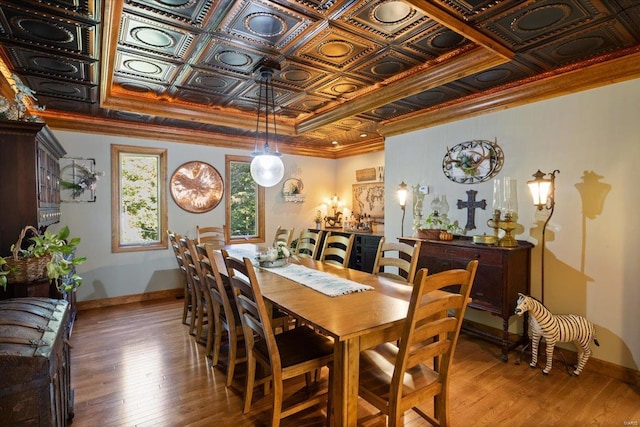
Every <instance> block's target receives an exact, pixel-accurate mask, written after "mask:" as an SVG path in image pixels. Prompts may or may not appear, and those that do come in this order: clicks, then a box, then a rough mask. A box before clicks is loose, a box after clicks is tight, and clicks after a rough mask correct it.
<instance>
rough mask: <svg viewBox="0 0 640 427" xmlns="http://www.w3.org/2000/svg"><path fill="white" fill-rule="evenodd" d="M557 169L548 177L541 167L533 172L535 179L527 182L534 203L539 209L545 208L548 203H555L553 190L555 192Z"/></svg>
mask: <svg viewBox="0 0 640 427" xmlns="http://www.w3.org/2000/svg"><path fill="white" fill-rule="evenodd" d="M556 173H557V171H553V173H551V174H549V176H550V177H549V178H546V174H545V173H543V172H541V171H540V169H538V171H537V172H536V173H534V174H533V177H534V179H532V180H531V181H528V182H527V185H528V186H529V191H530V192H531V197H532V198H533V204H534V205H536V206H537V207H538V209H540V210H541V209H543V208H544V207H546V206H547V204H548V203H551V204H553V202H554V201H553V192H554V188H553V185H554V180H555V175H556Z"/></svg>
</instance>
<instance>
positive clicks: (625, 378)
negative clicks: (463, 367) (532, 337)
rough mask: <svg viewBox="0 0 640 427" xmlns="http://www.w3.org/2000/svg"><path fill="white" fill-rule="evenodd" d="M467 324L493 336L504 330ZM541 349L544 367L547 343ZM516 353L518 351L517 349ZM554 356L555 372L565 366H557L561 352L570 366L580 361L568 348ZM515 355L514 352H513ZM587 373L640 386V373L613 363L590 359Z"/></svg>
mask: <svg viewBox="0 0 640 427" xmlns="http://www.w3.org/2000/svg"><path fill="white" fill-rule="evenodd" d="M465 322H467V323H468V324H470V325H472V326H473V327H474V328H476V329H479V330H482V331H484V332H486V333H490V334H492V335H495V336H501V335H502V330H498V329H497V328H493V327H491V326H488V325H484V324H481V323H478V322H473V321H467V320H465ZM540 347H541V348H540V349H539V354H538V365H540V366H542V364H544V362H545V359H546V358H545V354H544V349H545V343H544V341H543V342H541V343H540ZM515 351H518V349H516V350H515ZM554 351H555V352H554V356H553V360H554V367H553V369H554V370H555V369H556V368H560V369H562V368H563V366H562V365H557V366H556V363H555V362H556V361H558V362H564V359H563V358H562V357H560V355H559V352H560V351H562V355H563V356H564V357H565V358H566V361H567V363H568V364H571V365H572V366H573V365H574V364H575V363H576V361H577V360H578V354H577V352H576V351H573V350H570V349H566V348H560V347H558V346H556V348H555V349H554ZM512 353H513V352H512ZM528 354H529V355H530V354H531V352H530V351H529V352H528ZM529 361H530V356H529V359H528V360H527V362H526V363H527V364H529ZM584 370H585V371H592V372H597V373H599V374H602V375H606V376H608V377H611V378H614V379H616V380H619V381H622V382H625V383H627V384H631V385H634V386H640V371H639V370H636V369H631V368H627V367H624V366H620V365H616V364H615V363H611V362H607V361H606V360H600V359H596V358H595V357H590V358H589V361H588V362H587V364H586V365H585V367H584Z"/></svg>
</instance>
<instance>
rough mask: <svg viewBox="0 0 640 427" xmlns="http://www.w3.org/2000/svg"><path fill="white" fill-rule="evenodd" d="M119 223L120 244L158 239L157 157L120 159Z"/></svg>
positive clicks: (123, 157) (132, 156)
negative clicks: (121, 213) (121, 222)
mask: <svg viewBox="0 0 640 427" xmlns="http://www.w3.org/2000/svg"><path fill="white" fill-rule="evenodd" d="M120 160H121V172H122V176H121V185H122V187H121V188H122V202H121V203H122V207H123V210H124V212H123V215H124V218H126V220H125V221H123V224H122V225H123V229H122V243H123V244H125V245H126V244H130V243H145V242H155V241H158V240H159V234H160V233H159V230H160V221H159V214H158V210H159V206H158V175H159V174H158V156H143V155H138V154H123V155H122V157H121V159H120Z"/></svg>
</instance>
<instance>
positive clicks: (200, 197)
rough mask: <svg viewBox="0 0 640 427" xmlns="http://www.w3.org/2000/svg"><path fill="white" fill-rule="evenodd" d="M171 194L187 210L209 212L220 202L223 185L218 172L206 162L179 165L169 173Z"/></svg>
mask: <svg viewBox="0 0 640 427" xmlns="http://www.w3.org/2000/svg"><path fill="white" fill-rule="evenodd" d="M170 187H171V196H172V197H173V200H175V202H176V204H177V205H178V206H180V207H181V208H182V209H184V210H185V211H187V212H193V213H203V212H209V211H210V210H212V209H213V208H215V207H216V206H218V203H220V200H222V195H223V194H224V185H223V182H222V176H221V175H220V173H219V172H218V171H217V170H216V168H214V167H213V166H211V165H210V164H208V163H205V162H199V161H193V162H187V163H184V164H183V165H180V166H179V167H178V169H176V171H175V172H174V173H173V175H171V182H170Z"/></svg>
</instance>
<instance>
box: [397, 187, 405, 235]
mask: <svg viewBox="0 0 640 427" xmlns="http://www.w3.org/2000/svg"><path fill="white" fill-rule="evenodd" d="M396 194H397V195H398V202H399V203H400V209H402V221H401V222H400V237H402V236H404V214H405V211H406V207H407V184H405V182H404V181H402V182H401V183H400V185H399V186H398V189H397V190H396Z"/></svg>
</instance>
